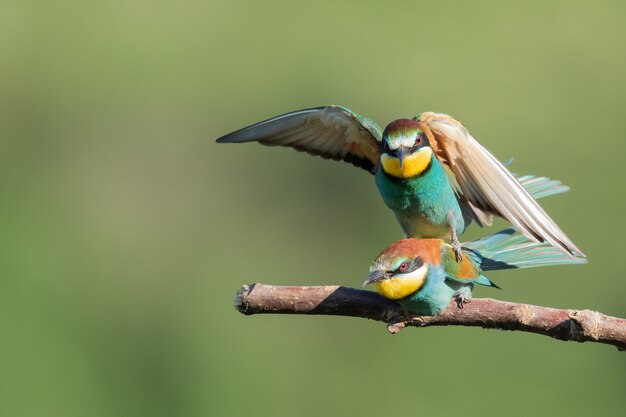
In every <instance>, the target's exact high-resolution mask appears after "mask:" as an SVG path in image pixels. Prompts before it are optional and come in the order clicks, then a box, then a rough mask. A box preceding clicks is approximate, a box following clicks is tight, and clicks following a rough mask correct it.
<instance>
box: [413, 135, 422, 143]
mask: <svg viewBox="0 0 626 417" xmlns="http://www.w3.org/2000/svg"><path fill="white" fill-rule="evenodd" d="M420 143H422V137H421V136H420V135H417V137H416V138H415V144H416V145H419V144H420Z"/></svg>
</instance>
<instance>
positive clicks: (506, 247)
mask: <svg viewBox="0 0 626 417" xmlns="http://www.w3.org/2000/svg"><path fill="white" fill-rule="evenodd" d="M463 248H464V249H467V250H468V251H469V253H468V254H469V255H470V257H471V258H473V260H475V261H476V262H477V263H478V264H479V265H480V268H481V269H482V270H483V271H492V270H497V269H511V268H534V267H537V266H548V265H575V264H585V263H587V260H586V259H584V258H574V259H572V258H570V257H568V256H567V255H565V254H564V253H563V252H561V251H560V250H558V249H556V248H554V247H553V246H551V245H550V244H548V243H538V242H532V241H530V240H528V238H526V237H525V236H524V235H521V234H519V233H517V232H516V230H515V229H514V228H512V227H511V228H508V229H505V230H502V231H500V232H498V233H495V234H493V235H490V236H486V237H484V238H482V239H478V240H474V241H471V242H467V243H464V244H463Z"/></svg>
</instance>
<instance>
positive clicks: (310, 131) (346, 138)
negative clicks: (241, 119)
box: [217, 106, 382, 174]
mask: <svg viewBox="0 0 626 417" xmlns="http://www.w3.org/2000/svg"><path fill="white" fill-rule="evenodd" d="M381 135H382V130H381V129H380V127H379V126H378V125H377V124H376V123H375V122H374V121H373V120H370V119H368V118H367V117H364V116H361V115H358V114H356V113H353V112H352V111H350V110H348V109H346V108H345V107H339V106H325V107H316V108H312V109H304V110H298V111H294V112H291V113H287V114H283V115H282V116H276V117H273V118H271V119H268V120H265V121H263V122H260V123H256V124H254V125H252V126H248V127H245V128H243V129H240V130H238V131H236V132H233V133H229V134H228V135H226V136H222V137H221V138H219V139H218V140H217V142H218V143H243V142H259V143H261V144H263V145H269V146H287V147H290V148H293V149H295V150H297V151H300V152H307V153H309V154H311V155H319V156H321V157H322V158H324V159H334V160H336V161H346V162H350V163H351V164H354V165H356V166H357V167H359V168H363V169H365V170H366V171H369V172H371V173H372V174H373V173H375V172H376V168H377V166H378V161H379V159H380V144H379V140H380V138H381Z"/></svg>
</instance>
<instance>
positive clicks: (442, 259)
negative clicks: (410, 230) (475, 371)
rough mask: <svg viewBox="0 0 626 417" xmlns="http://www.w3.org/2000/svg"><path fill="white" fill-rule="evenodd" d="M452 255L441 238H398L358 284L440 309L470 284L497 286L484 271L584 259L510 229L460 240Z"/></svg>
mask: <svg viewBox="0 0 626 417" xmlns="http://www.w3.org/2000/svg"><path fill="white" fill-rule="evenodd" d="M462 248H463V253H462V256H461V259H460V260H457V258H456V256H455V254H454V250H453V248H452V246H450V245H449V244H447V243H445V242H444V241H443V240H441V239H403V240H400V241H398V242H395V243H393V244H391V245H390V246H389V247H388V248H387V249H385V250H384V251H383V252H382V253H381V254H380V255H378V257H377V258H376V260H375V261H374V263H373V264H372V266H371V267H370V276H369V278H368V279H367V280H365V282H364V283H363V286H366V285H368V284H374V285H375V286H376V289H377V290H378V292H379V293H380V294H381V295H382V296H383V297H385V298H388V299H391V300H394V301H397V302H398V303H399V304H400V305H401V306H402V307H403V308H404V309H406V310H409V311H412V312H415V313H418V314H427V315H438V314H440V313H441V312H442V311H443V310H444V309H445V308H446V307H447V306H448V304H449V303H450V301H451V300H452V299H455V300H456V303H457V306H458V307H460V308H463V303H467V302H469V301H470V299H471V297H472V288H473V287H474V284H478V285H484V286H487V287H496V288H499V287H498V286H497V285H496V284H494V283H493V282H491V281H490V280H489V279H488V278H487V277H485V276H484V275H483V272H484V271H491V270H497V269H509V268H530V267H535V266H546V265H561V264H583V263H586V260H585V259H582V258H576V259H572V258H571V257H568V256H566V255H565V254H564V253H562V252H560V251H558V250H556V249H555V248H554V247H552V246H549V245H548V244H546V243H537V242H531V241H529V240H528V239H527V238H526V237H525V236H523V235H520V234H519V233H516V232H515V229H513V228H509V229H506V230H503V231H501V232H498V233H496V234H494V235H491V236H488V237H485V238H483V239H480V240H475V241H472V242H469V243H465V244H464V245H463V247H462Z"/></svg>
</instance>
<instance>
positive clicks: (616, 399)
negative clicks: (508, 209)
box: [0, 0, 626, 417]
mask: <svg viewBox="0 0 626 417" xmlns="http://www.w3.org/2000/svg"><path fill="white" fill-rule="evenodd" d="M624 39H626V6H624V5H623V3H622V2H618V1H615V2H606V1H597V2H571V1H554V2H543V1H541V2H524V4H517V3H504V2H460V1H459V2H436V4H434V2H408V1H407V2H396V3H390V2H386V3H383V2H357V1H353V2H304V3H295V2H280V1H265V2H251V1H250V2H239V1H219V2H216V1H209V2H201V1H178V2H161V1H157V2H149V1H141V0H133V1H111V2H95V1H86V2H66V1H57V2H36V1H20V2H18V1H11V0H9V1H8V2H7V1H5V2H1V3H0V40H1V44H2V48H0V92H1V94H0V190H1V198H0V214H1V215H0V236H1V239H0V245H1V247H0V273H1V275H2V279H1V280H0V285H1V287H0V329H1V331H2V342H1V343H0V370H1V372H2V378H0V415H2V416H64V417H67V416H93V417H98V416H240V415H247V414H252V413H254V414H255V415H271V416H277V417H280V416H333V415H358V416H374V415H377V416H379V415H395V416H414V415H429V414H430V415H458V414H463V415H481V416H501V415H507V416H527V415H533V414H534V415H552V416H559V415H563V416H565V415H566V416H588V415H593V414H597V413H598V412H600V414H601V415H606V416H609V415H619V414H621V413H623V410H624V408H625V407H626V396H624V392H625V389H626V361H625V360H624V353H619V352H618V351H617V350H616V349H614V348H612V347H610V346H605V345H595V344H575V343H564V342H560V341H556V340H552V339H549V338H546V337H543V336H538V335H532V334H524V333H510V332H507V333H503V332H499V331H488V330H481V329H469V328H432V329H423V330H408V331H405V332H402V333H401V334H399V335H397V336H390V335H389V334H387V332H386V331H385V327H384V325H383V324H382V323H375V322H371V321H366V320H358V319H350V318H339V317H292V316H253V317H245V316H243V315H241V314H239V313H237V312H236V311H235V310H234V309H233V308H232V303H233V298H234V295H235V292H236V290H237V289H238V288H239V286H240V285H241V284H244V283H248V282H255V281H259V282H264V283H276V284H342V285H347V286H359V285H360V283H361V282H362V281H363V279H364V278H365V277H366V275H367V271H368V266H369V263H370V261H371V260H372V259H373V258H374V257H375V256H376V255H377V254H378V252H379V251H380V250H382V249H383V248H384V247H385V246H386V245H387V244H389V243H390V242H392V241H394V240H396V239H398V238H399V237H400V236H401V233H400V229H399V227H398V226H397V224H396V223H395V219H394V217H393V215H392V214H391V212H389V211H388V210H387V209H386V208H385V207H384V205H383V203H382V202H381V201H380V198H379V196H378V193H377V191H376V188H375V186H374V183H373V178H372V177H371V176H370V175H368V174H367V173H365V172H364V171H361V170H358V169H354V168H352V167H351V166H349V165H347V164H340V163H336V162H329V161H323V160H321V159H319V158H313V157H310V156H307V155H304V154H297V153H295V152H293V151H291V150H287V149H277V148H266V147H261V146H258V145H252V144H251V145H240V146H224V145H217V144H215V142H214V139H215V138H217V137H219V136H221V135H223V134H225V133H228V132H230V131H232V130H235V129H238V128H240V127H243V126H246V125H248V124H251V123H253V122H256V121H259V120H262V119H264V118H267V117H270V116H274V115H277V114H280V113H283V112H287V111H291V110H295V109H300V108H305V107H310V106H318V105H323V104H342V105H345V106H348V107H349V108H351V109H353V110H354V111H357V112H359V113H362V114H365V115H367V116H370V117H372V118H374V119H375V120H377V121H378V122H379V123H380V124H381V125H385V124H386V123H387V122H389V121H390V120H392V119H394V118H399V117H407V116H412V115H414V114H415V113H417V112H421V111H426V110H434V111H440V112H445V113H449V114H452V115H454V116H456V117H457V118H459V119H460V120H462V121H463V122H464V123H465V125H466V126H468V127H469V129H470V130H471V131H472V132H473V133H474V134H475V135H476V136H477V137H478V138H479V139H480V140H481V142H482V143H483V144H484V145H485V146H486V147H487V148H488V149H490V150H491V151H492V152H494V153H495V154H496V155H497V156H498V157H499V158H500V159H503V160H504V159H507V158H509V157H515V158H516V159H515V163H514V165H513V167H512V168H513V170H514V171H517V172H520V173H535V174H541V175H546V176H550V177H552V178H558V179H560V180H562V181H563V182H564V183H566V184H568V185H570V186H571V187H572V191H571V192H569V193H568V194H565V195H562V196H557V197H553V198H549V199H547V200H543V206H544V207H545V208H546V209H547V210H548V212H549V213H551V214H552V216H553V217H554V218H555V219H556V220H557V221H558V223H559V224H560V225H561V227H562V228H563V229H564V230H565V231H567V233H568V234H569V235H570V237H571V238H572V239H573V240H574V241H575V242H576V244H578V246H580V247H581V248H582V249H583V250H584V251H585V252H586V253H587V255H588V256H589V259H590V263H589V265H588V266H582V267H553V268H544V269H538V270H523V271H506V272H502V273H493V274H491V275H490V277H491V278H493V279H494V281H496V282H497V283H498V284H500V285H501V286H502V287H503V288H504V291H502V292H494V291H493V290H490V289H478V290H477V296H488V297H497V298H500V299H505V300H511V301H520V302H527V303H535V304H540V305H549V306H554V307H569V308H589V309H597V310H600V311H602V312H604V313H607V314H611V315H616V316H621V317H624V316H626V307H625V304H624V296H625V294H626V279H625V278H624V274H623V271H622V269H621V267H620V266H619V265H620V264H621V263H620V261H621V260H622V259H623V257H624V254H623V251H624V247H625V246H624V234H625V233H626V221H625V220H624V212H625V211H626V198H625V197H624V182H623V181H624V178H625V175H626V153H625V151H626V145H625V141H624V128H623V126H622V123H623V121H624V108H625V105H626V50H625V48H624ZM503 225H504V223H500V224H499V225H498V226H503ZM497 230H499V229H498V228H496V227H494V228H491V229H488V230H479V229H477V228H476V227H472V228H471V230H470V231H469V232H468V233H467V234H466V235H465V238H466V239H469V238H472V237H477V236H480V235H481V234H484V233H488V232H495V231H497Z"/></svg>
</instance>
